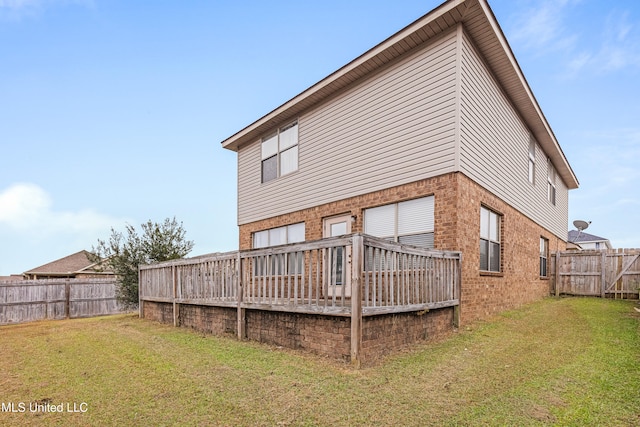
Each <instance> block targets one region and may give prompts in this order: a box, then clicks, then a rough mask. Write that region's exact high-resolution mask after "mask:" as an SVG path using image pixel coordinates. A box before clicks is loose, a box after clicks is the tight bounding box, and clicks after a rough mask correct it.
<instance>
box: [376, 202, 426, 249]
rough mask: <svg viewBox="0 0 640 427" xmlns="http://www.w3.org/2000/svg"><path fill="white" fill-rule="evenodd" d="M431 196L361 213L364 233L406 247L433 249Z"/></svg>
mask: <svg viewBox="0 0 640 427" xmlns="http://www.w3.org/2000/svg"><path fill="white" fill-rule="evenodd" d="M433 209H434V196H428V197H422V198H419V199H413V200H407V201H406V202H399V203H392V204H389V205H383V206H378V207H375V208H369V209H365V210H364V232H365V233H366V234H370V235H372V236H375V237H381V238H384V239H389V240H393V241H394V242H400V243H404V244H407V245H414V246H422V247H425V248H433V234H434V215H433Z"/></svg>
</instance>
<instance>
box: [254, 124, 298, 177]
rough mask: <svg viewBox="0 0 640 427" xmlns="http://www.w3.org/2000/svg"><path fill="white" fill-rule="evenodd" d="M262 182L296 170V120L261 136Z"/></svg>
mask: <svg viewBox="0 0 640 427" xmlns="http://www.w3.org/2000/svg"><path fill="white" fill-rule="evenodd" d="M261 156H262V182H263V183H265V182H269V181H271V180H274V179H276V178H278V177H280V176H283V175H287V174H289V173H291V172H295V171H297V170H298V122H294V123H291V124H289V125H287V126H285V127H282V128H280V129H278V130H277V131H276V132H275V133H273V134H271V135H269V136H267V137H265V138H262V145H261Z"/></svg>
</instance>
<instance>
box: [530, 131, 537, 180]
mask: <svg viewBox="0 0 640 427" xmlns="http://www.w3.org/2000/svg"><path fill="white" fill-rule="evenodd" d="M529 182H530V183H531V184H533V185H535V184H536V142H535V141H534V140H533V138H532V139H531V141H529Z"/></svg>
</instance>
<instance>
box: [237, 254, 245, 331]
mask: <svg viewBox="0 0 640 427" xmlns="http://www.w3.org/2000/svg"><path fill="white" fill-rule="evenodd" d="M236 274H237V275H238V279H237V280H236V299H237V300H238V339H239V340H242V339H244V337H245V336H246V327H247V323H246V319H245V313H244V308H243V307H242V302H243V301H242V300H243V295H244V292H243V283H242V256H241V252H240V251H239V250H238V258H237V261H236Z"/></svg>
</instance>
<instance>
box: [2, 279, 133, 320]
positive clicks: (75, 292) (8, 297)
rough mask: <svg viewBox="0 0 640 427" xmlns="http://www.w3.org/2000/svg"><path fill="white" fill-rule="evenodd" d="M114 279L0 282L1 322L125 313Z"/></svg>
mask: <svg viewBox="0 0 640 427" xmlns="http://www.w3.org/2000/svg"><path fill="white" fill-rule="evenodd" d="M124 311H125V310H124V308H123V307H122V306H121V305H120V304H118V302H117V300H116V282H115V279H46V280H20V281H11V282H0V325H5V324H9V323H22V322H32V321H36V320H45V319H69V318H78V317H91V316H100V315H106V314H116V313H122V312H124Z"/></svg>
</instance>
